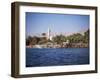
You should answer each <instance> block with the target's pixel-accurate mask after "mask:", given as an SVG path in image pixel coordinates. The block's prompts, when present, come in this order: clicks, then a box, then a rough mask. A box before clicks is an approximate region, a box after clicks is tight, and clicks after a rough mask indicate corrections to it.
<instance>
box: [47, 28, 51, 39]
mask: <svg viewBox="0 0 100 80" xmlns="http://www.w3.org/2000/svg"><path fill="white" fill-rule="evenodd" d="M47 39H48V40H52V35H51V30H50V28H48V33H47Z"/></svg>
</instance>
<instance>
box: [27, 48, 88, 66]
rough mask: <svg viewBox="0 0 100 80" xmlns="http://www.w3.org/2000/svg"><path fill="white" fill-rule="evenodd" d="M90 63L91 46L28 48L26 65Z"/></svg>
mask: <svg viewBox="0 0 100 80" xmlns="http://www.w3.org/2000/svg"><path fill="white" fill-rule="evenodd" d="M81 64H89V48H44V49H37V48H26V67H39V66H58V65H59V66H60V65H81Z"/></svg>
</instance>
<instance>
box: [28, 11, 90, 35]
mask: <svg viewBox="0 0 100 80" xmlns="http://www.w3.org/2000/svg"><path fill="white" fill-rule="evenodd" d="M48 28H50V29H51V33H56V34H63V33H66V34H71V33H77V32H84V31H86V30H88V29H89V15H76V14H54V13H52V14H51V13H34V12H26V36H35V35H36V36H37V35H38V34H41V33H47V32H48Z"/></svg>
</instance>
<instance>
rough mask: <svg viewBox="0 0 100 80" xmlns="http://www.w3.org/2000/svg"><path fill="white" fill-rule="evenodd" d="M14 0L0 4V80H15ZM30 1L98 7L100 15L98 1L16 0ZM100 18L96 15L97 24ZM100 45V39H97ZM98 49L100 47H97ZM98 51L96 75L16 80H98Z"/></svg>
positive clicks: (6, 0)
mask: <svg viewBox="0 0 100 80" xmlns="http://www.w3.org/2000/svg"><path fill="white" fill-rule="evenodd" d="M13 1H15V0H1V2H0V80H16V79H15V78H12V77H11V76H10V74H11V73H10V67H11V64H10V63H11V61H10V59H11V2H13ZM16 1H26V2H27V1H30V2H41V3H57V4H74V5H75V4H76V5H89V6H98V8H99V11H98V14H100V6H99V5H100V0H16ZM99 21H100V16H99V15H98V23H99ZM99 26H100V23H99V24H98V32H99V33H98V35H100V31H99V30H100V27H99ZM98 44H100V37H98ZM98 47H100V45H99V46H98ZM99 53H100V50H99V48H98V68H99V71H98V73H97V74H78V75H65V76H49V77H38V78H21V79H18V80H100V64H99V63H100V58H99V57H100V54H99Z"/></svg>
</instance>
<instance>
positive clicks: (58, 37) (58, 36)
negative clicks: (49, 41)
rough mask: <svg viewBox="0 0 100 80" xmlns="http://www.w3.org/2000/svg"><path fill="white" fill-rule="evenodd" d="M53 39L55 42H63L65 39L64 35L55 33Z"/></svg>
mask: <svg viewBox="0 0 100 80" xmlns="http://www.w3.org/2000/svg"><path fill="white" fill-rule="evenodd" d="M53 41H54V42H56V43H57V44H62V43H63V42H65V41H66V37H65V36H63V35H57V36H55V37H53Z"/></svg>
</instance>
